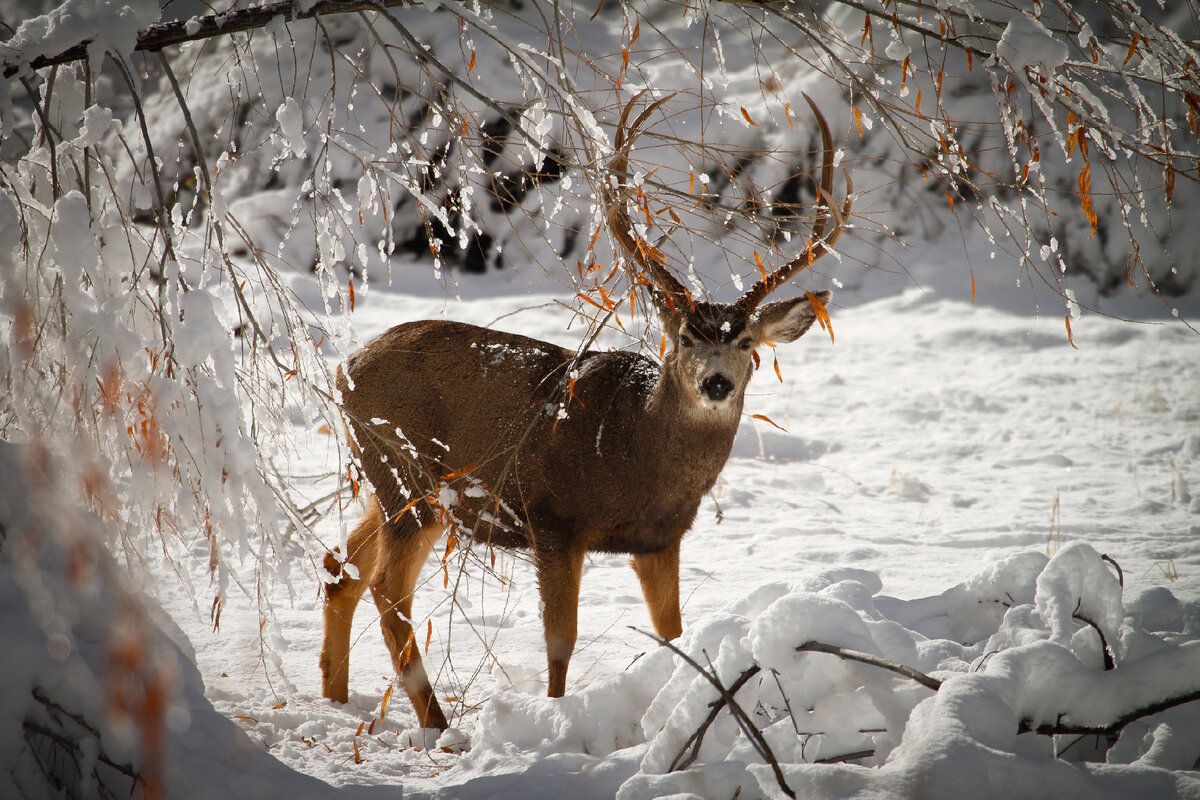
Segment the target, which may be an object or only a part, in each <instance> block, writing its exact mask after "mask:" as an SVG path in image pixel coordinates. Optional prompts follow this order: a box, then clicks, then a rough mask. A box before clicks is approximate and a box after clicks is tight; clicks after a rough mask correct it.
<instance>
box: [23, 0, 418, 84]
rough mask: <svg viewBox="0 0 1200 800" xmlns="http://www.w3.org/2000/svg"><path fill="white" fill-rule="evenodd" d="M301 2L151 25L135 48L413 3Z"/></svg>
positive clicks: (65, 58)
mask: <svg viewBox="0 0 1200 800" xmlns="http://www.w3.org/2000/svg"><path fill="white" fill-rule="evenodd" d="M301 5H302V4H299V3H295V2H293V0H275V2H271V3H264V4H263V5H259V6H252V7H249V8H239V9H236V10H233V11H229V12H227V13H224V14H208V15H206V16H203V17H193V18H192V19H181V20H172V21H170V22H163V23H159V24H157V25H151V26H149V27H148V28H146V29H145V30H144V31H142V32H141V33H139V34H138V38H137V45H135V46H134V48H133V49H134V50H135V51H137V52H147V53H154V52H158V51H159V50H162V49H163V48H164V47H170V46H171V45H176V44H184V43H186V42H198V41H202V40H204V39H212V38H214V37H217V36H224V35H227V34H231V33H240V32H243V31H250V30H255V29H257V28H263V27H266V25H267V23H269V22H270V21H271V20H273V19H275V18H276V17H282V18H283V20H284V21H285V22H291V21H293V20H298V19H309V18H312V17H319V16H322V15H325V14H343V13H346V12H349V11H370V10H374V9H376V8H377V7H379V6H381V5H382V6H388V7H391V6H407V5H412V3H411V2H410V1H409V0H376V1H375V2H367V3H364V2H361V1H360V0H320V1H319V2H317V3H314V4H313V5H312V6H310V7H309V8H308V10H306V11H305V10H297V9H298V8H299V7H300V6H301ZM91 43H92V40H91V39H85V40H84V41H82V42H80V43H79V44H77V45H75V46H73V47H69V48H67V49H66V50H63V51H62V52H61V53H58V54H57V55H53V56H38V57H37V58H35V59H33V60H32V61H30V62H29V66H30V68H32V69H35V70H37V69H41V68H43V67H50V66H54V65H55V64H67V63H70V62H72V61H81V60H83V59H85V58H87V56H88V46H89V45H90V44H91ZM20 68H21V67H20V66H19V65H16V64H5V65H4V77H6V78H9V77H12V75H13V74H15V73H16V72H17V71H18V70H20Z"/></svg>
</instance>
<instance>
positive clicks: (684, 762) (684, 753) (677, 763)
mask: <svg viewBox="0 0 1200 800" xmlns="http://www.w3.org/2000/svg"><path fill="white" fill-rule="evenodd" d="M760 672H762V667H760V666H758V664H755V665H754V666H753V667H750V668H749V669H748V670H746V671H745V672H743V673H742V674H741V675H739V676H738V679H737V680H736V681H734V682H733V683H732V684H731V685H730V687H729V689H728V690H727V691H726V692H724V693H722V694H721V696H720V697H719V698H717V699H716V700H714V701H713V702H712V703H710V704H709V712H708V716H707V717H705V718H704V722H702V723H700V727H698V728H696V730H695V732H694V733H692V735H691V736H689V737H688V740H687V741H686V742H684V743H683V749H681V750H680V751H679V755H677V756H675V758H674V760H672V761H671V766H670V767H668V768H667V772H677V771H679V770H682V769H687V768H688V767H690V766H691V765H692V764H694V763H695V762H696V758H697V756H699V755H700V745H701V744H703V742H704V735H705V734H706V733H708V729H709V728H710V727H711V726H712V724H713V723H714V722H715V721H716V719H717V716H718V715H719V714H720V713H721V709H722V708H724V707H725V698H726V697H727V696H728V697H733V696H734V695H736V694H737V692H738V689H741V688H742V687H743V686H745V685H746V682H747V681H749V680H750V679H751V678H753V677H754V676H755V675H757V674H758V673H760ZM689 747H690V748H691V752H690V753H688V748H689Z"/></svg>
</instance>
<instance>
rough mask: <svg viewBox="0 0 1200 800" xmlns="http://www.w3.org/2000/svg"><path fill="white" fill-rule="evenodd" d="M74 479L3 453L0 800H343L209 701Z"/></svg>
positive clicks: (16, 453) (38, 455) (1, 448)
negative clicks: (79, 497) (71, 498)
mask: <svg viewBox="0 0 1200 800" xmlns="http://www.w3.org/2000/svg"><path fill="white" fill-rule="evenodd" d="M64 475H66V476H69V475H70V471H69V469H68V468H67V465H64V464H61V463H57V462H55V461H54V460H52V459H51V458H50V457H49V456H48V455H47V454H46V452H45V451H44V450H42V449H40V448H38V447H37V446H36V445H29V446H24V447H22V446H17V445H14V444H10V443H7V442H0V649H2V650H3V652H4V654H5V655H4V661H3V663H4V668H3V678H4V679H3V680H0V797H125V796H141V795H142V794H143V793H144V795H145V796H148V797H189V798H197V799H199V798H230V797H268V796H277V795H287V794H294V795H295V796H299V797H312V798H319V797H327V796H332V795H333V794H334V793H335V792H334V790H333V789H332V788H331V787H329V786H328V785H327V784H325V783H322V782H321V781H319V780H317V779H315V778H312V777H309V776H307V775H303V774H300V773H298V772H295V771H293V770H291V769H290V768H288V767H287V766H285V765H283V764H281V763H280V762H279V761H277V760H276V759H275V758H274V757H272V756H271V755H269V754H267V753H266V752H265V751H263V750H262V749H260V748H259V747H257V746H256V745H254V744H253V743H252V742H251V741H250V739H249V738H248V737H247V736H246V735H245V734H244V733H243V732H242V731H241V730H239V729H238V728H237V726H236V725H235V724H234V723H233V722H232V721H230V720H229V719H227V718H226V717H224V716H223V715H221V714H220V713H218V712H217V711H216V710H215V709H214V708H213V706H212V704H211V703H210V702H209V701H208V700H207V699H205V696H204V684H203V681H202V680H201V678H200V673H199V672H198V671H197V670H196V667H195V666H194V663H195V655H194V654H193V653H192V652H191V646H190V645H189V644H187V640H186V638H185V637H184V635H183V634H182V633H181V632H180V631H179V630H178V629H177V628H175V626H174V623H172V622H171V621H170V618H169V617H167V616H166V615H165V614H164V613H163V612H162V611H161V610H159V609H158V608H156V607H155V606H154V605H153V604H152V603H151V602H150V601H149V600H147V599H146V598H145V597H143V596H142V595H141V594H140V593H137V592H135V591H133V590H132V589H131V588H130V586H129V585H128V584H129V580H128V578H127V577H126V574H125V573H124V572H123V571H122V570H121V569H120V568H119V567H118V565H117V562H116V561H115V560H114V559H113V557H112V556H111V555H110V553H109V552H108V550H107V549H106V547H105V541H106V539H107V538H108V533H107V531H106V530H105V527H104V524H103V523H102V522H101V521H100V520H99V519H98V518H97V517H95V516H93V515H91V514H88V513H85V512H83V511H80V510H78V507H77V506H75V505H74V504H73V503H71V502H64V501H63V498H64V497H66V496H68V495H67V493H66V491H65V488H64V487H65V485H66V484H67V478H66V477H64ZM199 776H203V780H198V778H199ZM139 786H140V789H139V788H138V787H139Z"/></svg>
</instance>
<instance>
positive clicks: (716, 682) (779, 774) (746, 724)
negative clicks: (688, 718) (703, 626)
mask: <svg viewBox="0 0 1200 800" xmlns="http://www.w3.org/2000/svg"><path fill="white" fill-rule="evenodd" d="M633 630H635V631H637V632H638V633H641V634H644V635H646V636H648V637H650V638H651V639H653V640H654V641H656V642H658V643H659V644H660V645H662V646H663V647H666V648H669V649H670V650H671V652H673V653H675V654H676V655H678V656H679V657H680V658H682V659H683V660H684V661H686V662H687V663H688V665H689V666H691V667H692V669H694V670H696V672H698V673H700V674H701V675H702V676H703V677H704V679H705V680H707V681H708V682H709V683H710V684H712V686H713V688H714V689H716V690H717V692H719V693H720V695H721V702H722V703H724V704H725V705H727V706H729V712H730V713H731V714H733V718H734V720H736V721H737V723H738V726H739V727H740V728H741V729H742V732H743V733H745V734H746V738H748V739H749V740H750V743H751V744H752V745H753V746H754V749H755V750H757V751H758V754H759V755H760V756H761V757H762V759H763V760H764V761H766V762H767V763H768V764H770V766H771V771H772V772H774V773H775V781H776V783H778V784H779V788H780V789H782V790H783V793H784V794H786V795H787V796H788V797H795V796H796V793H795V792H794V791H792V788H791V787H790V786H788V784H787V781H786V780H784V777H783V770H782V769H781V768H780V766H779V759H777V758H776V757H775V753H774V752H772V750H771V746H770V745H769V744H767V740H766V739H764V738H763V735H762V732H761V731H760V730H759V729H758V728H756V727H755V726H754V723H753V722H752V721H751V720H750V715H749V714H747V713H746V710H745V709H744V708H742V707H741V706H740V705H738V702H737V701H736V700H734V699H733V692H731V691H730V690H729V689H726V688H725V685H724V684H723V683H721V681H720V679H719V678H717V675H716V670H706V669H704V667H702V666H700V664H698V663H697V662H696V660H695V659H694V658H692V657H691V656H689V655H688V654H687V653H685V652H683V651H682V650H680V649H679V647H677V646H676V645H674V644H672V643H671V642H670V641H668V640H667V639H664V638H662V637H661V636H656V635H654V634H653V633H647V632H646V631H643V630H640V629H638V628H633ZM710 666H711V665H710ZM754 669H756V670H757V669H758V668H757V667H755V668H754ZM751 677H753V675H745V673H743V675H742V676H741V677H739V678H738V680H739V681H740V682H741V683H742V684H744V683H745V681H746V680H749V679H750V678H751ZM743 678H744V680H743ZM714 716H715V715H714ZM685 749H686V748H685ZM699 749H700V743H699V742H697V743H696V750H697V751H698V750H699Z"/></svg>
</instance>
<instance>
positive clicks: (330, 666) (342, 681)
mask: <svg viewBox="0 0 1200 800" xmlns="http://www.w3.org/2000/svg"><path fill="white" fill-rule="evenodd" d="M383 535H384V533H383V512H382V511H380V509H379V503H378V502H376V501H375V499H374V498H372V499H371V500H370V501H368V506H367V513H366V515H365V516H364V517H363V519H362V522H360V523H358V527H357V528H355V529H354V532H353V533H351V534H350V540H349V541H348V542H347V543H346V550H347V553H346V562H347V563H349V564H352V565H353V566H354V567H355V568H356V569H357V570H358V577H357V578H352V577H350V575H349V574H347V573H346V571H345V570H344V569H343V567H342V563H341V562H339V561H338V559H337V558H336V557H335V556H334V555H333V553H328V554H326V556H325V569H326V570H328V571H329V572H330V573H332V574H333V575H336V576H337V578H338V580H337V581H336V582H335V583H330V584H328V585H327V586H326V587H325V639H324V642H323V644H322V646H321V694H322V695H324V696H325V697H328V698H329V699H330V700H333V701H334V702H335V703H345V702H346V701H347V699H349V683H350V623H351V622H352V621H353V620H354V609H355V608H357V607H358V602H359V600H361V599H362V596H363V592H365V591H366V589H367V586H368V585H369V584H370V582H371V580H372V579H373V577H374V575H375V571H376V570H377V569H378V566H379V542H380V540H381V538H382V536H383Z"/></svg>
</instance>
